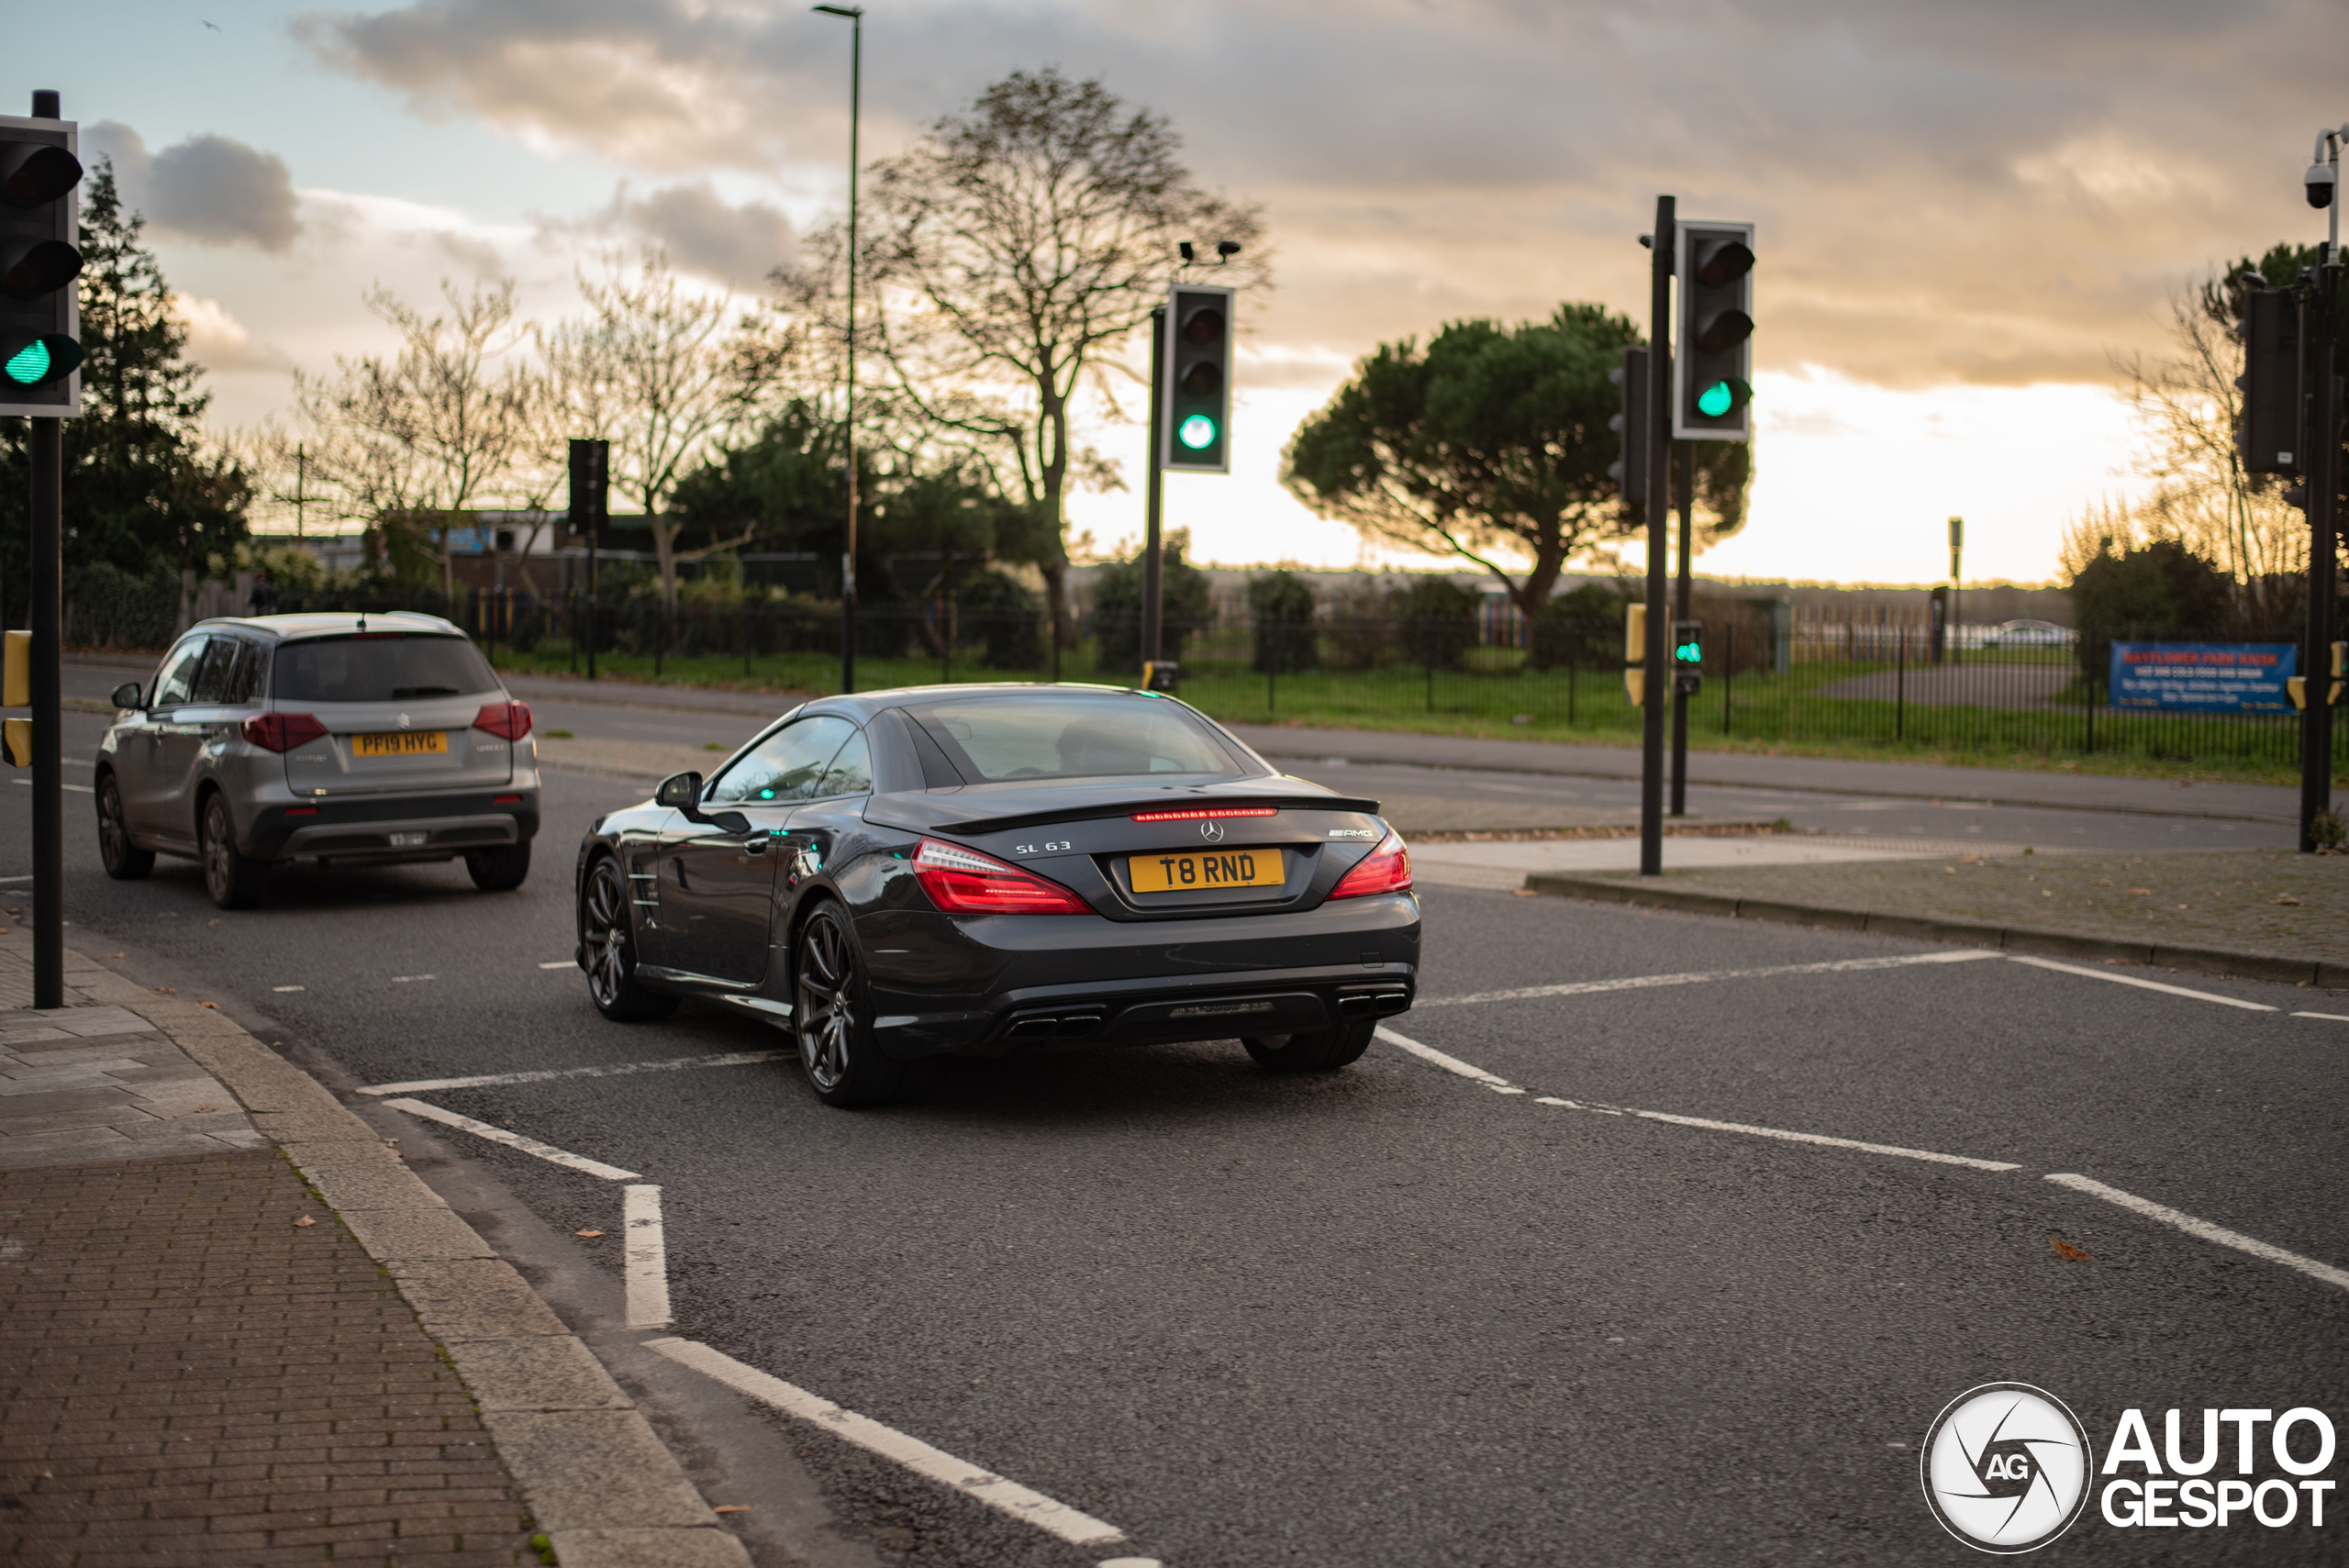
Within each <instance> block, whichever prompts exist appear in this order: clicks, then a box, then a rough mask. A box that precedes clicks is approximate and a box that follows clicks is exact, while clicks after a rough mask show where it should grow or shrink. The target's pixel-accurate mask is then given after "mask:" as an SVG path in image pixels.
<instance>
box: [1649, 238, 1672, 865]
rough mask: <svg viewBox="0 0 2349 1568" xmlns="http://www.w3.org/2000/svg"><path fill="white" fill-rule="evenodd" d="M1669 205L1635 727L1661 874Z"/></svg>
mask: <svg viewBox="0 0 2349 1568" xmlns="http://www.w3.org/2000/svg"><path fill="white" fill-rule="evenodd" d="M1676 210H1677V204H1676V203H1675V201H1674V199H1673V198H1672V197H1670V196H1658V197H1656V199H1655V232H1654V233H1653V235H1651V236H1650V237H1649V240H1648V246H1649V250H1650V255H1649V258H1648V306H1649V310H1648V319H1649V322H1650V326H1649V328H1648V450H1647V458H1648V485H1647V491H1648V501H1649V506H1648V594H1647V639H1646V643H1647V658H1646V664H1647V669H1648V678H1647V681H1646V689H1645V690H1644V691H1643V692H1642V694H1641V695H1642V709H1643V711H1642V714H1641V726H1640V874H1641V875H1642V876H1662V875H1663V874H1664V688H1665V686H1666V684H1668V677H1667V675H1666V673H1665V672H1666V671H1667V670H1668V669H1669V668H1670V661H1669V660H1668V659H1667V658H1666V657H1665V653H1666V649H1667V644H1668V641H1669V627H1668V625H1667V623H1668V621H1669V620H1670V618H1671V617H1668V616H1666V615H1665V614H1664V587H1665V583H1666V579H1665V576H1664V559H1665V555H1666V553H1667V548H1666V547H1667V546H1668V545H1669V544H1670V542H1671V533H1672V521H1671V518H1672V514H1671V507H1670V501H1671V496H1672V488H1671V486H1672V446H1673V442H1672V257H1673V250H1674V248H1675V233H1674V229H1675V222H1676Z"/></svg>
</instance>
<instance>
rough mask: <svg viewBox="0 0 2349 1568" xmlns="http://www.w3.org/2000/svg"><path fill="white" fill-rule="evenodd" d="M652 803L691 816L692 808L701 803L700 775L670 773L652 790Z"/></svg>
mask: <svg viewBox="0 0 2349 1568" xmlns="http://www.w3.org/2000/svg"><path fill="white" fill-rule="evenodd" d="M652 803H653V804H654V805H655V806H667V807H668V808H669V809H670V810H672V811H682V812H685V814H686V815H687V816H691V815H692V814H693V811H694V808H695V807H696V806H699V805H700V804H701V775H700V774H699V773H671V774H670V775H669V776H668V777H667V778H665V779H662V781H661V787H660V788H659V789H657V790H654V791H653V792H652Z"/></svg>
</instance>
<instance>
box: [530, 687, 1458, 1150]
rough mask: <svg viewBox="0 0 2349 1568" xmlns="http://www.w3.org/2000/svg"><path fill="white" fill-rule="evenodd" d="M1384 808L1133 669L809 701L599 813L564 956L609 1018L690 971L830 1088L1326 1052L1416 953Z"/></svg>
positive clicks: (1408, 979)
mask: <svg viewBox="0 0 2349 1568" xmlns="http://www.w3.org/2000/svg"><path fill="white" fill-rule="evenodd" d="M1377 813H1378V805H1377V802H1375V801H1371V800H1357V799H1350V798H1348V797H1346V796H1343V795H1335V794H1333V793H1331V792H1330V791H1329V790H1326V789H1324V788H1322V787H1321V786H1320V785H1319V784H1308V783H1307V782H1306V781H1304V780H1302V779H1296V778H1290V777H1287V776H1286V775H1284V774H1282V773H1278V772H1277V771H1275V769H1274V768H1272V767H1271V766H1270V765H1269V764H1267V763H1266V762H1264V759H1263V758H1262V757H1259V756H1258V755H1256V753H1255V752H1254V751H1251V750H1250V749H1249V748H1248V747H1247V746H1246V745H1244V744H1243V743H1241V741H1240V740H1237V739H1236V738H1234V737H1233V736H1232V735H1231V734H1230V733H1229V732H1228V731H1226V730H1225V729H1223V728H1220V727H1219V726H1218V725H1217V724H1215V723H1214V722H1213V721H1211V720H1209V719H1208V718H1207V717H1205V716H1203V715H1201V714H1199V713H1198V712H1197V711H1196V710H1194V709H1193V708H1191V707H1189V706H1186V705H1184V704H1183V703H1181V702H1178V701H1176V700H1174V699H1173V698H1170V697H1167V696H1163V695H1158V694H1154V693H1149V692H1134V691H1123V690H1119V689H1116V688H1112V687H1097V686H1073V685H992V686H991V685H958V686H932V687H920V688H912V689H907V690H900V691H886V692H874V693H868V694H863V695H855V696H840V697H828V698H824V699H821V700H819V701H816V702H811V703H808V704H807V705H805V706H801V707H798V708H795V709H793V710H792V711H791V712H789V713H787V714H785V715H784V716H783V717H781V718H779V719H777V720H776V721H775V722H774V724H773V725H772V726H770V727H769V728H767V729H765V730H764V731H763V732H762V733H761V734H760V735H759V736H758V737H757V738H756V739H754V740H751V742H750V743H749V744H748V745H746V746H744V747H743V748H742V749H741V750H740V751H737V752H736V753H735V754H734V755H733V756H732V757H730V758H729V759H728V760H727V761H726V762H725V763H724V764H723V765H722V766H720V767H719V768H718V772H717V773H715V774H713V775H711V776H710V777H708V778H704V777H703V776H702V775H700V774H699V773H679V774H677V775H675V776H674V777H673V778H670V779H668V780H666V781H664V782H663V783H662V784H661V786H660V788H659V790H658V791H657V792H656V793H655V795H654V796H653V798H652V799H651V800H648V801H646V802H644V803H643V804H641V805H639V806H630V807H628V808H627V809H625V810H620V811H615V812H612V813H610V814H608V815H607V816H605V817H602V818H600V819H599V820H597V821H596V823H595V825H594V826H593V828H591V829H590V830H589V832H588V833H587V835H586V837H585V839H584V840H583V841H582V843H581V844H580V847H579V862H578V871H577V877H578V881H577V888H578V929H579V948H578V954H577V957H578V962H579V966H580V968H581V969H582V970H583V971H584V972H585V973H586V977H587V984H588V989H589V993H590V995H592V996H593V998H594V1000H595V1004H596V1007H597V1008H599V1009H600V1010H601V1011H602V1012H603V1013H604V1015H605V1016H606V1017H607V1018H615V1019H621V1020H630V1019H645V1018H659V1017H662V1016H665V1015H666V1014H667V1013H669V1012H670V1011H671V1010H673V1009H674V1007H675V1006H677V1004H678V1002H679V1000H680V999H681V998H683V997H686V996H704V997H708V998H712V999H714V1000H717V1001H719V1002H724V1003H729V1004H731V1005H733V1006H740V1007H742V1008H744V1009H746V1010H749V1011H751V1012H753V1013H756V1014H759V1015H761V1016H762V1017H763V1018H767V1019H768V1020H769V1021H771V1022H773V1023H774V1024H776V1025H778V1026H779V1027H782V1028H784V1029H788V1030H789V1031H790V1032H791V1034H792V1035H793V1037H794V1038H795V1039H796V1041H797V1044H798V1048H799V1058H800V1062H801V1064H802V1066H803V1067H804V1068H805V1069H806V1071H807V1079H808V1082H809V1083H810V1084H812V1085H813V1086H814V1088H815V1091H816V1093H817V1094H818V1095H819V1096H821V1097H822V1098H823V1099H824V1100H826V1101H827V1102H829V1103H830V1104H832V1105H837V1106H854V1105H865V1104H873V1103H876V1102H880V1101H885V1100H888V1099H891V1098H894V1097H896V1096H898V1095H902V1094H903V1093H905V1092H906V1090H907V1087H908V1084H909V1079H910V1077H911V1075H912V1073H913V1072H914V1071H915V1069H916V1065H917V1064H918V1063H919V1062H921V1061H922V1060H923V1059H924V1058H928V1057H935V1056H941V1055H948V1054H965V1055H970V1054H976V1055H997V1054H1004V1053H1008V1052H1013V1051H1059V1050H1070V1049H1081V1048H1087V1047H1095V1046H1119V1045H1129V1044H1141V1043H1146V1042H1157V1041H1175V1040H1230V1039H1234V1038H1237V1039H1239V1040H1241V1042H1242V1043H1243V1044H1244V1045H1245V1046H1246V1047H1247V1049H1248V1051H1249V1052H1250V1053H1251V1054H1252V1055H1253V1056H1254V1057H1255V1059H1256V1060H1257V1061H1258V1062H1261V1063H1263V1064H1264V1066H1265V1067H1267V1068H1269V1069H1271V1070H1273V1071H1275V1072H1321V1071H1329V1070H1331V1069H1335V1068H1340V1067H1343V1066H1345V1065H1346V1064H1347V1063H1349V1062H1353V1061H1354V1060H1355V1059H1356V1058H1357V1057H1359V1056H1361V1055H1362V1053H1363V1051H1364V1050H1365V1049H1367V1048H1368V1046H1369V1044H1370V1040H1371V1035H1372V1031H1373V1030H1374V1029H1375V1027H1376V1023H1377V1020H1378V1019H1380V1018H1386V1017H1388V1016H1390V1015H1393V1014H1397V1013H1400V1012H1402V1011H1404V1010H1405V1009H1407V1008H1408V1007H1409V1006H1410V1005H1411V1000H1412V995H1413V988H1414V984H1415V980H1416V975H1417V972H1418V965H1419V900H1418V898H1417V897H1416V896H1415V895H1413V893H1412V892H1411V862H1410V856H1409V854H1408V851H1406V850H1405V848H1404V845H1403V840H1402V839H1401V837H1400V836H1399V835H1398V834H1397V833H1396V832H1395V831H1394V830H1393V829H1392V828H1389V827H1388V826H1387V825H1386V823H1385V822H1384V821H1382V820H1381V819H1380V818H1379V817H1378V814H1377Z"/></svg>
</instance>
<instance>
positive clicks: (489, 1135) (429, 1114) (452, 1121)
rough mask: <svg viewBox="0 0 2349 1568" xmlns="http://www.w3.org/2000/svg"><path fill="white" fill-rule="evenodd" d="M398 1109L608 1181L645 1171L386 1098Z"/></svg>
mask: <svg viewBox="0 0 2349 1568" xmlns="http://www.w3.org/2000/svg"><path fill="white" fill-rule="evenodd" d="M384 1104H385V1105H387V1106H391V1107H392V1109H394V1110H395V1111H406V1112H407V1114H408V1115H410V1116H420V1117H422V1118H424V1119H425V1120H427V1121H437V1122H439V1123H440V1125H442V1126H443V1127H453V1128H455V1129H457V1130H459V1131H460V1132H470V1133H472V1134H473V1136H474V1137H476V1138H486V1139H488V1140H490V1141H491V1142H492V1143H503V1144H505V1145H506V1146H507V1148H508V1149H518V1150H520V1151H522V1152H523V1153H525V1154H535V1155H537V1156H538V1157H539V1158H540V1159H541V1160H544V1161H545V1162H547V1163H549V1164H551V1165H561V1166H563V1167H565V1168H566V1169H568V1170H573V1171H584V1172H586V1173H588V1174H589V1175H591V1176H601V1177H603V1178H604V1180H606V1181H607V1182H633V1181H637V1180H640V1179H641V1177H642V1174H643V1173H641V1172H639V1171H623V1170H621V1169H620V1168H619V1167H618V1165H607V1164H605V1163H604V1162H602V1161H601V1160H590V1159H588V1158H587V1157H586V1156H585V1155H584V1154H573V1153H570V1152H568V1151H564V1150H561V1149H557V1148H556V1147H555V1146H554V1145H553V1144H551V1143H541V1142H540V1141H539V1140H537V1139H535V1138H525V1137H523V1136H522V1135H521V1134H520V1133H518V1132H508V1131H507V1130H506V1129H504V1128H502V1127H492V1126H490V1125H489V1123H487V1122H485V1121H475V1120H474V1119H473V1118H471V1117H469V1116H459V1115H458V1114H457V1113H456V1112H455V1111H444V1110H442V1109H441V1108H440V1106H428V1105H426V1104H425V1103H424V1102H423V1101H422V1100H385V1101H384Z"/></svg>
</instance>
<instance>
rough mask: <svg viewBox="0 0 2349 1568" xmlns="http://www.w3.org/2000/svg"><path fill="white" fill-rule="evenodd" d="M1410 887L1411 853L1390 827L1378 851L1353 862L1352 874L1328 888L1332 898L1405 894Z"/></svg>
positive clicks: (1380, 841)
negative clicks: (1376, 894)
mask: <svg viewBox="0 0 2349 1568" xmlns="http://www.w3.org/2000/svg"><path fill="white" fill-rule="evenodd" d="M1410 887H1411V851H1408V850H1407V849H1405V848H1404V847H1403V835H1402V834H1400V833H1397V832H1396V831H1395V830H1394V829H1393V828H1388V829H1387V830H1386V838H1384V839H1382V840H1379V843H1378V848H1376V849H1375V850H1373V851H1370V853H1368V854H1367V855H1364V857H1363V858H1362V859H1361V860H1359V861H1357V862H1354V867H1353V870H1352V871H1350V872H1348V873H1346V874H1345V875H1343V876H1341V877H1340V878H1339V879H1338V885H1337V886H1335V887H1333V888H1331V889H1330V897H1332V898H1361V897H1364V896H1366V895H1370V894H1373V893H1408V891H1410Z"/></svg>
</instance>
